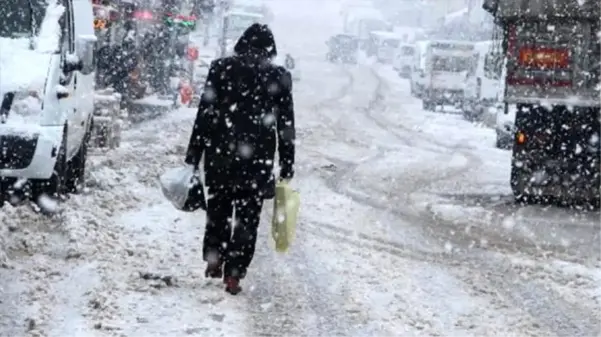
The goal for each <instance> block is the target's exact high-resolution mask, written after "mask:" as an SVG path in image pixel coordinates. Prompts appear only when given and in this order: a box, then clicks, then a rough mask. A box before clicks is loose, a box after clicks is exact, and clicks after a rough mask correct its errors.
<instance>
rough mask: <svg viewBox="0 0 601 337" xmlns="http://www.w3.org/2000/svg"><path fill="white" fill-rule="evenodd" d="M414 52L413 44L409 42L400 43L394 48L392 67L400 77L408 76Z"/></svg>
mask: <svg viewBox="0 0 601 337" xmlns="http://www.w3.org/2000/svg"><path fill="white" fill-rule="evenodd" d="M415 53H416V48H415V45H414V44H409V43H401V44H400V45H399V47H398V48H397V49H396V50H395V53H394V60H393V62H392V67H393V69H394V70H395V71H396V72H397V74H399V76H400V77H402V78H410V76H411V68H412V66H413V62H414V58H415Z"/></svg>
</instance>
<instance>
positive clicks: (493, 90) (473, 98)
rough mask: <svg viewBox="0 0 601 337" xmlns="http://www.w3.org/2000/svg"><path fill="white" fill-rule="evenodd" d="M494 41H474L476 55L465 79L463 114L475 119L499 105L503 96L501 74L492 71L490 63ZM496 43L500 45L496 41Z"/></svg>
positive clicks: (469, 118)
mask: <svg viewBox="0 0 601 337" xmlns="http://www.w3.org/2000/svg"><path fill="white" fill-rule="evenodd" d="M493 43H495V42H493V41H483V42H476V43H474V47H475V49H474V55H473V56H472V61H471V62H470V68H469V69H468V71H467V75H466V78H465V81H464V85H465V89H464V92H463V101H462V104H461V110H462V111H463V116H464V117H465V118H466V119H467V120H469V121H474V120H478V119H480V118H482V117H484V114H485V113H488V110H489V109H491V108H496V107H497V106H498V103H499V100H500V98H501V96H500V94H502V93H501V92H500V91H499V88H500V86H501V74H499V73H498V72H496V71H492V69H491V67H489V66H488V63H490V62H491V61H490V60H491V56H492V54H491V51H492V48H493ZM496 45H500V43H499V42H496Z"/></svg>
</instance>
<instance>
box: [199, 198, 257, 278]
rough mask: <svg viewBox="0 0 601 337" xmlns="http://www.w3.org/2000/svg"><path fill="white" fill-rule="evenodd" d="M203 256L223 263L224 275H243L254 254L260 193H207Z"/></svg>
mask: <svg viewBox="0 0 601 337" xmlns="http://www.w3.org/2000/svg"><path fill="white" fill-rule="evenodd" d="M209 195H210V198H209V199H208V200H207V222H206V226H205V236H204V241H203V259H204V260H205V261H207V262H209V263H213V262H217V261H218V262H220V263H224V276H225V277H228V276H234V277H239V278H244V277H245V276H246V270H247V269H248V266H249V265H250V263H251V261H252V259H253V256H254V254H255V244H256V242H257V231H258V228H259V220H260V216H261V209H262V208H263V196H262V195H260V194H258V193H257V194H255V193H252V192H249V193H244V194H240V193H237V194H234V193H233V192H226V191H219V192H216V193H215V192H213V193H209Z"/></svg>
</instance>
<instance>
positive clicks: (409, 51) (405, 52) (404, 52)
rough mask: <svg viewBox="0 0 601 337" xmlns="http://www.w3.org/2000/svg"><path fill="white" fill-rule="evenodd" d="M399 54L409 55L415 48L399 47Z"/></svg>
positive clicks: (413, 52)
mask: <svg viewBox="0 0 601 337" xmlns="http://www.w3.org/2000/svg"><path fill="white" fill-rule="evenodd" d="M401 54H403V55H404V56H411V55H413V54H415V49H414V48H413V47H401Z"/></svg>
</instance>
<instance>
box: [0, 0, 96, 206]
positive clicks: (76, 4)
mask: <svg viewBox="0 0 601 337" xmlns="http://www.w3.org/2000/svg"><path fill="white" fill-rule="evenodd" d="M28 4H29V6H30V7H29V10H23V2H22V1H21V0H3V2H2V6H0V15H1V16H2V17H3V18H4V19H3V20H4V22H3V25H2V26H1V27H0V99H1V100H2V103H1V119H0V148H1V151H0V178H1V181H2V183H1V184H0V189H1V191H0V192H2V193H1V195H2V197H3V199H4V200H6V197H7V196H9V195H11V193H15V194H14V195H13V196H15V195H20V194H21V192H29V194H27V193H25V195H24V196H27V197H34V198H36V197H37V196H39V195H41V194H48V195H51V196H58V195H59V194H62V193H64V192H68V191H76V190H77V187H78V186H79V185H80V184H81V183H82V182H83V178H84V171H85V164H86V156H87V140H88V138H89V136H90V132H91V126H92V123H93V121H92V116H93V112H94V59H93V58H94V43H95V41H96V37H95V36H94V26H93V23H94V17H93V14H92V4H91V2H90V1H89V0H62V1H61V2H60V4H59V3H58V2H57V0H47V1H31V2H29V3H28ZM9 13H12V14H14V13H19V15H10V14H9ZM24 182H26V183H24ZM29 188H30V190H29ZM9 198H12V197H11V196H9ZM0 201H1V200H0ZM1 204H2V203H0V205H1Z"/></svg>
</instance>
